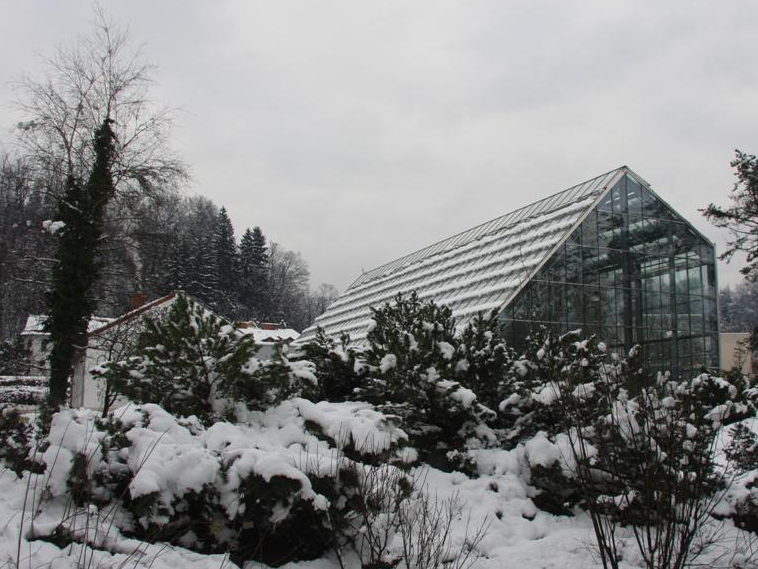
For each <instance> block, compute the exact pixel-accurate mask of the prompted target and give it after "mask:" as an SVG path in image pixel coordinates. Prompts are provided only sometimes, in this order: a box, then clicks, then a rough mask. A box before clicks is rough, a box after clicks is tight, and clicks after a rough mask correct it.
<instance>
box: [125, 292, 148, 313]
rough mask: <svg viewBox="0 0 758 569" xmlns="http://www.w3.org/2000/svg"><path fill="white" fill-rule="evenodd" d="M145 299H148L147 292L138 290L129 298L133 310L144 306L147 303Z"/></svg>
mask: <svg viewBox="0 0 758 569" xmlns="http://www.w3.org/2000/svg"><path fill="white" fill-rule="evenodd" d="M145 300H147V296H145V293H144V292H140V291H137V292H135V293H134V294H133V295H132V296H131V297H130V298H129V306H130V307H131V309H132V310H137V309H138V308H142V306H143V305H144V304H145Z"/></svg>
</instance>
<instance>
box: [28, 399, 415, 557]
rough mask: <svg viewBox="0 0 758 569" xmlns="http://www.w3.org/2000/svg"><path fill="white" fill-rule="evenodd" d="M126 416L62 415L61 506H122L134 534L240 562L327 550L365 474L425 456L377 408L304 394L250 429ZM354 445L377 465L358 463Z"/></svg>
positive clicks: (250, 422) (250, 421) (143, 411)
mask: <svg viewBox="0 0 758 569" xmlns="http://www.w3.org/2000/svg"><path fill="white" fill-rule="evenodd" d="M117 413H118V415H114V414H111V415H110V416H109V417H108V418H106V419H100V418H98V417H97V416H96V414H94V413H93V412H90V411H84V410H67V411H61V412H59V413H57V414H56V415H55V416H54V417H53V420H52V424H51V430H50V434H49V436H48V437H47V439H46V447H47V448H46V450H45V451H44V453H43V454H42V456H41V460H42V461H43V463H44V464H45V466H46V469H47V473H48V476H47V480H48V482H47V487H48V496H49V500H50V501H56V500H57V501H70V500H72V501H73V502H74V503H75V505H76V506H77V507H79V508H83V509H88V508H91V507H96V508H98V509H100V510H104V509H114V508H116V507H117V510H118V512H119V514H118V515H117V516H115V517H114V521H113V523H114V524H115V526H116V527H117V528H118V530H119V531H120V532H121V533H122V534H124V535H127V536H131V537H136V538H138V539H141V540H146V541H150V542H155V541H164V542H168V543H174V544H178V545H182V546H184V547H188V548H190V549H194V550H196V551H201V552H208V553H213V552H232V558H233V559H235V560H237V561H244V560H247V559H257V560H260V561H264V562H266V563H269V564H273V565H278V564H280V563H282V562H285V561H288V560H293V559H313V558H316V557H319V556H321V555H323V553H324V552H325V551H326V550H328V549H330V548H331V547H334V546H335V545H336V544H337V543H338V541H339V540H340V539H346V538H348V537H349V536H350V535H351V532H352V531H353V530H352V529H351V528H352V526H351V525H350V507H351V502H350V497H351V496H352V495H353V494H354V490H355V485H356V484H357V481H356V480H355V476H354V473H355V472H358V471H361V472H362V471H363V470H365V469H371V468H376V467H372V466H370V465H369V463H382V464H385V463H390V462H396V463H398V464H401V465H402V464H403V463H404V462H406V461H408V460H412V459H413V458H415V456H414V454H413V453H412V452H409V451H405V450H403V448H402V447H403V445H404V442H405V440H406V438H407V436H406V435H405V433H404V432H403V431H402V430H400V429H399V428H398V427H397V426H396V425H395V424H394V423H393V421H392V420H391V419H390V418H388V417H385V416H384V415H382V414H381V413H379V412H377V411H375V410H374V409H373V408H372V407H371V406H370V405H368V404H365V403H339V404H334V403H327V402H321V403H312V402H310V401H308V400H305V399H292V400H290V401H285V402H283V403H281V404H279V405H278V406H275V407H272V408H271V409H269V410H267V411H265V412H250V413H249V415H248V416H247V417H246V419H247V421H246V423H245V424H237V425H234V424H231V423H225V422H218V423H215V424H213V425H211V426H208V427H206V426H204V425H203V424H202V423H201V422H200V421H198V420H197V419H196V418H195V417H189V418H183V419H180V418H176V417H174V416H173V415H171V414H169V413H168V412H166V411H165V410H164V409H162V408H161V407H159V406H157V405H154V404H147V405H143V406H136V407H128V408H126V409H124V410H121V411H118V412H117ZM350 449H351V450H352V451H353V452H356V449H359V453H360V458H362V459H365V463H366V464H364V463H357V462H355V461H353V460H351V459H349V458H347V457H346V456H345V451H346V450H350ZM393 468H394V467H393ZM61 533H62V532H61V528H60V527H51V528H49V531H48V535H50V536H59V535H61Z"/></svg>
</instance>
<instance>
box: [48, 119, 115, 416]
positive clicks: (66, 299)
mask: <svg viewBox="0 0 758 569" xmlns="http://www.w3.org/2000/svg"><path fill="white" fill-rule="evenodd" d="M111 123H112V121H111V119H110V118H106V119H105V120H104V121H103V123H102V124H101V125H100V126H99V127H98V128H97V130H96V131H95V136H94V148H95V161H94V163H93V165H92V171H91V172H90V175H89V179H88V180H87V183H86V184H82V183H81V181H80V180H78V179H76V178H75V177H74V175H73V174H72V173H69V175H68V178H67V180H66V188H65V191H64V193H63V195H62V196H61V198H60V200H59V202H58V214H57V216H56V219H55V221H57V222H60V223H61V224H62V225H61V229H60V230H59V231H58V235H59V236H60V240H59V242H58V251H57V254H56V261H57V263H56V264H55V266H54V267H53V274H52V281H53V282H52V290H51V291H50V294H49V296H48V313H47V320H46V324H45V329H46V331H47V332H49V333H50V339H51V341H52V345H53V347H52V351H51V354H50V393H49V403H50V406H51V407H52V408H57V407H59V406H60V405H61V404H62V403H63V402H64V401H65V398H66V390H67V387H68V378H69V376H70V375H71V371H72V365H73V357H74V353H75V350H76V347H77V346H84V345H85V343H86V340H87V324H88V322H89V320H90V318H91V316H92V311H93V310H94V305H95V302H94V299H93V298H92V294H91V291H92V286H93V284H94V283H95V281H96V280H97V278H98V273H99V270H100V262H99V261H98V243H99V241H100V239H101V237H102V236H103V226H104V223H103V216H104V213H105V207H106V204H107V203H108V201H109V200H110V199H111V198H112V197H113V195H114V193H115V188H114V185H113V179H112V176H111V163H112V161H113V156H114V153H115V136H114V134H113V130H112V129H111Z"/></svg>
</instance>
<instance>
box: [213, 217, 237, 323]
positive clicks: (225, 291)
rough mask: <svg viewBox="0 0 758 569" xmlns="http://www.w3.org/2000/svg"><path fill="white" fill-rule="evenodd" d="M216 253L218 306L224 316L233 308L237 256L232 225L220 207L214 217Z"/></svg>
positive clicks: (230, 312)
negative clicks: (216, 215)
mask: <svg viewBox="0 0 758 569" xmlns="http://www.w3.org/2000/svg"><path fill="white" fill-rule="evenodd" d="M213 241H214V243H213V245H214V249H215V253H216V269H217V271H218V273H217V274H218V292H219V297H220V298H219V304H220V306H219V308H220V309H221V313H222V314H224V315H225V316H230V315H231V314H232V312H233V311H234V308H235V304H236V302H235V296H236V294H235V292H236V288H237V281H238V279H239V257H238V253H237V244H236V241H235V238H234V227H233V226H232V222H231V220H230V219H229V215H228V214H227V212H226V208H224V207H222V208H221V210H220V211H219V212H218V217H217V218H216V227H215V232H214V236H213Z"/></svg>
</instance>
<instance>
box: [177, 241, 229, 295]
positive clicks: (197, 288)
mask: <svg viewBox="0 0 758 569" xmlns="http://www.w3.org/2000/svg"><path fill="white" fill-rule="evenodd" d="M213 245H214V242H213V235H205V234H202V233H196V234H195V235H192V236H190V238H189V243H188V254H187V258H188V260H189V263H188V266H189V274H188V275H187V276H188V278H187V283H186V285H185V288H184V290H185V291H186V292H187V293H189V294H190V295H192V296H194V297H195V298H197V299H198V300H199V301H201V302H202V303H204V304H206V305H207V306H209V307H211V308H212V309H214V310H218V309H219V305H220V304H221V298H222V294H221V292H220V290H219V284H218V264H217V259H216V255H215V251H214V247H213Z"/></svg>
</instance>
